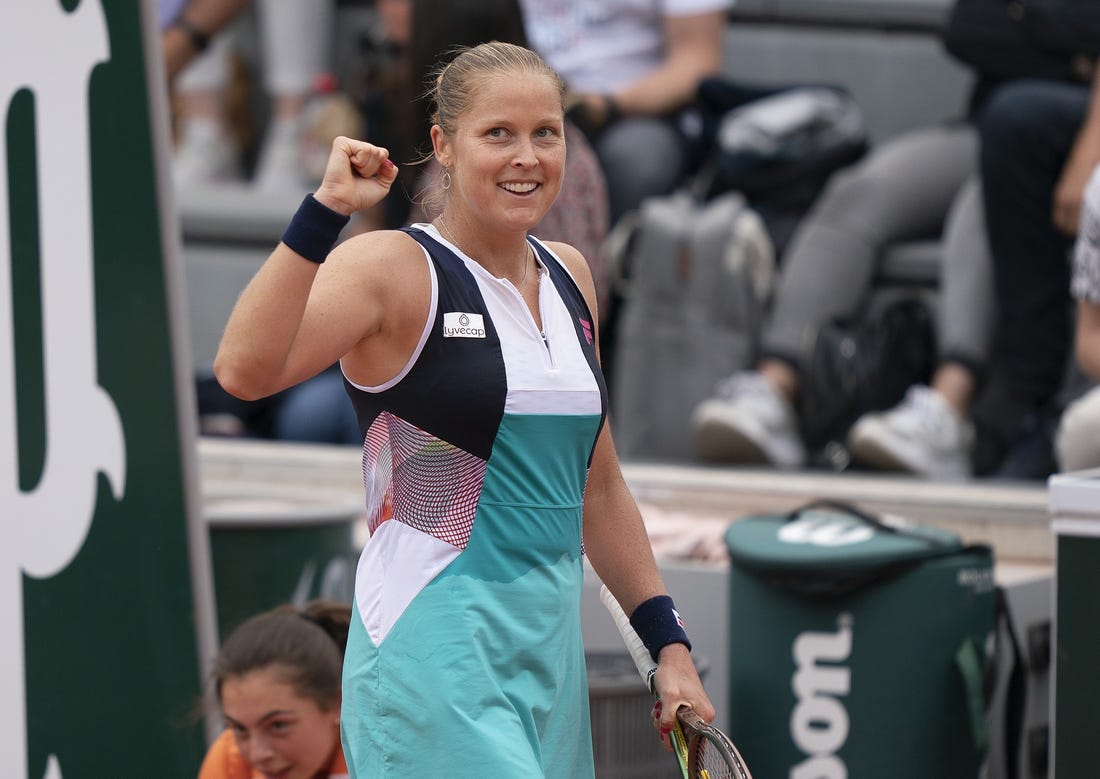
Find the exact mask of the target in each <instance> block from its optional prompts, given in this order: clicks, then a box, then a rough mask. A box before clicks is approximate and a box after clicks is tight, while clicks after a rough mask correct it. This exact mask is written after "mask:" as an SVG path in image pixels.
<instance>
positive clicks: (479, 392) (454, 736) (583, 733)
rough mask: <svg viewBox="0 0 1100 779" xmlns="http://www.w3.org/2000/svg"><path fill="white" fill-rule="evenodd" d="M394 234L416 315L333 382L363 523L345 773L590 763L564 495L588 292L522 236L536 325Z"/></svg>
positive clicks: (478, 272)
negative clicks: (417, 305) (410, 266)
mask: <svg viewBox="0 0 1100 779" xmlns="http://www.w3.org/2000/svg"><path fill="white" fill-rule="evenodd" d="M407 232H408V233H409V234H410V235H411V236H412V237H413V238H414V239H416V240H417V241H418V242H419V243H420V244H421V245H422V246H423V248H424V251H425V254H426V257H427V260H428V266H429V269H430V271H431V279H432V295H431V310H430V313H429V316H428V324H427V326H426V327H425V330H424V332H423V334H422V336H421V340H420V343H419V345H418V347H417V349H416V351H415V353H414V354H413V356H412V358H411V359H410V361H409V364H408V365H407V366H406V367H405V369H404V370H403V371H402V373H401V374H400V375H398V376H397V377H396V378H395V379H393V380H392V381H390V382H388V383H387V384H385V385H381V386H378V387H360V386H357V385H354V384H352V383H351V382H347V383H348V393H349V395H350V396H351V398H352V402H353V403H354V405H355V407H356V411H357V413H358V415H359V423H360V427H361V429H362V431H363V435H364V444H363V477H364V484H365V486H366V495H367V508H368V512H369V513H370V524H371V531H372V532H371V537H370V540H369V541H368V542H367V545H366V546H365V547H364V549H363V552H362V555H361V556H360V559H359V565H358V569H357V572H356V581H355V604H354V606H355V613H354V616H353V620H352V627H351V632H350V636H349V640H348V649H347V655H346V658H345V661H344V693H343V695H344V697H343V709H342V712H341V728H342V735H343V740H344V751H345V756H346V757H347V761H348V766H349V768H350V771H351V775H352V777H359V779H365V778H367V777H369V779H381V778H382V777H409V776H446V777H448V778H449V779H455V778H462V777H469V779H485V778H486V777H548V778H551V779H583V777H591V776H592V775H593V767H592V746H591V733H590V730H591V729H590V725H589V717H588V693H587V679H586V673H585V663H584V649H583V644H582V640H581V632H580V614H579V604H580V593H581V585H582V578H583V569H582V565H581V508H582V499H583V493H584V487H585V479H586V475H587V470H588V465H589V462H590V458H591V455H592V450H593V446H594V443H595V439H596V435H597V433H598V432H599V429H600V426H601V425H602V424H603V422H604V416H605V408H606V389H605V387H604V384H603V379H602V375H601V373H600V370H599V368H598V367H597V363H596V354H595V348H594V346H593V325H592V318H591V315H590V313H589V310H588V306H587V304H586V303H585V300H584V298H583V297H582V295H581V293H580V291H579V289H578V288H577V286H576V284H575V283H574V281H573V279H572V277H571V275H570V274H569V272H568V271H567V270H566V269H565V267H564V266H563V265H562V264H561V262H560V260H558V259H557V257H556V256H555V255H554V254H553V253H552V252H550V251H549V250H548V249H547V248H546V247H545V246H544V245H543V244H541V243H540V242H539V241H538V240H537V239H531V243H532V245H533V246H534V247H535V250H536V256H537V258H538V263H539V266H540V269H541V273H542V277H541V283H540V288H539V311H540V315H541V318H542V323H543V329H542V331H541V332H540V331H539V329H538V327H537V326H536V324H535V320H534V319H533V318H532V317H531V314H530V311H529V310H528V309H527V306H526V304H525V303H524V302H523V299H522V298H521V296H520V294H519V292H518V291H517V290H516V289H515V287H513V286H512V284H511V283H510V282H508V281H504V280H501V279H497V278H496V277H494V276H492V275H491V274H490V273H489V272H488V271H486V270H485V269H484V268H482V267H481V266H480V265H479V264H477V263H476V262H474V261H473V260H471V259H469V258H468V257H466V256H465V255H464V254H462V253H461V252H460V251H459V250H458V249H457V248H455V247H453V246H452V245H451V244H449V243H448V242H446V241H444V240H443V238H442V237H441V236H440V234H439V233H438V232H436V231H435V229H434V228H432V227H429V226H426V225H420V226H414V227H413V228H408V229H407Z"/></svg>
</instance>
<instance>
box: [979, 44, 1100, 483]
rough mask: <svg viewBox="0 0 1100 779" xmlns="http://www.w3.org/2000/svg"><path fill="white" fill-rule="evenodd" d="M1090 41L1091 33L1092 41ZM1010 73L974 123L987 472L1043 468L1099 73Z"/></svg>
mask: <svg viewBox="0 0 1100 779" xmlns="http://www.w3.org/2000/svg"><path fill="white" fill-rule="evenodd" d="M1097 47H1098V48H1100V40H1098V41H1097ZM1096 72H1100V71H1094V75H1093V78H1092V86H1091V88H1090V86H1089V85H1088V84H1087V83H1069V82H1060V81H1041V80H1019V81H1014V82H1010V83H1007V84H1005V85H1004V86H1001V87H1000V88H999V89H998V90H997V91H996V92H995V93H994V94H993V95H992V97H991V98H990V100H989V102H988V104H987V106H986V107H985V109H984V111H983V113H982V117H981V122H980V125H979V132H980V138H981V140H980V146H981V157H980V167H981V176H982V180H983V182H984V185H985V186H984V189H983V199H984V205H985V214H986V225H987V235H988V236H989V243H990V249H991V253H992V257H993V267H994V275H993V277H994V280H995V284H996V299H997V310H998V316H997V320H996V333H997V351H996V354H995V363H996V368H997V374H996V376H995V379H996V380H997V386H996V387H991V389H996V390H997V396H996V402H995V403H991V404H990V409H989V411H988V412H985V413H983V415H982V421H983V425H982V427H983V429H984V430H985V431H986V434H985V436H984V440H985V441H986V442H987V445H988V447H989V449H990V450H991V451H990V452H989V453H988V454H983V458H985V459H990V460H993V461H997V460H1002V461H1003V463H1002V464H1001V465H1000V466H999V468H998V470H997V473H998V474H999V475H1002V476H1006V477H1011V478H1032V479H1035V478H1045V477H1046V476H1047V475H1048V474H1049V473H1050V472H1051V471H1052V470H1054V469H1055V467H1056V464H1055V462H1054V451H1053V448H1054V447H1053V445H1052V440H1051V439H1052V434H1051V432H1050V431H1052V430H1053V428H1054V426H1055V424H1056V422H1057V419H1058V416H1059V414H1060V410H1061V406H1062V403H1063V392H1064V390H1065V389H1066V377H1067V373H1068V368H1069V367H1070V366H1071V363H1070V356H1071V349H1072V343H1073V333H1072V298H1071V297H1070V270H1071V263H1070V253H1071V251H1072V247H1073V240H1074V237H1075V236H1076V234H1077V227H1078V222H1079V219H1080V213H1081V204H1082V200H1083V198H1084V192H1085V184H1086V182H1087V181H1088V178H1089V175H1090V174H1091V173H1092V171H1093V170H1094V169H1095V167H1096V165H1097V164H1098V163H1100V78H1097V77H1096V75H1095V73H1096Z"/></svg>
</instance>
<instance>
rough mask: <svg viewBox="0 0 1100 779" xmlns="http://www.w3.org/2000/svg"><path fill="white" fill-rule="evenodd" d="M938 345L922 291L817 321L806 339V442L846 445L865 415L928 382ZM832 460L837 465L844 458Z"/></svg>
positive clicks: (814, 446) (802, 412) (815, 446)
mask: <svg viewBox="0 0 1100 779" xmlns="http://www.w3.org/2000/svg"><path fill="white" fill-rule="evenodd" d="M935 351H936V345H935V325H934V322H933V319H932V313H931V311H929V309H928V306H927V305H926V304H925V303H923V302H922V301H921V300H919V299H918V298H916V297H910V296H899V297H896V298H893V299H889V300H884V301H882V302H880V303H879V304H878V305H873V306H871V307H870V309H869V311H868V312H867V314H866V315H865V316H864V317H862V318H861V319H859V320H856V321H841V320H836V321H832V322H829V323H827V324H825V325H823V326H822V327H820V328H818V330H817V332H816V333H815V334H814V336H813V337H812V338H809V339H807V347H806V350H805V352H804V353H803V355H802V365H801V366H800V371H801V376H802V389H801V393H800V403H799V416H800V422H801V427H802V438H803V440H804V441H805V443H806V445H807V447H808V448H809V449H810V450H811V452H819V451H820V450H822V449H824V448H825V447H827V446H829V445H830V444H832V445H834V446H840V447H843V446H844V444H843V442H844V439H845V438H846V437H847V433H848V429H849V428H850V427H851V426H852V424H853V423H855V421H856V420H857V419H858V418H859V417H860V416H861V415H863V414H865V413H867V412H869V411H882V410H884V409H888V408H891V407H893V406H895V405H897V404H898V403H899V402H900V401H901V399H902V398H903V397H904V396H905V392H906V390H907V389H908V388H909V387H910V386H912V385H913V384H918V383H927V382H928V380H929V378H930V376H931V374H932V368H933V366H934V362H935ZM833 459H834V458H832V457H830V458H829V460H830V463H831V464H833V465H834V467H843V466H844V465H846V462H841V463H836V462H833Z"/></svg>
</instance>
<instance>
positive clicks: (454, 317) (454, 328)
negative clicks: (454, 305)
mask: <svg viewBox="0 0 1100 779" xmlns="http://www.w3.org/2000/svg"><path fill="white" fill-rule="evenodd" d="M443 337H444V338H484V337H485V321H484V317H482V315H481V314H466V313H463V312H461V311H448V312H445V313H444V314H443Z"/></svg>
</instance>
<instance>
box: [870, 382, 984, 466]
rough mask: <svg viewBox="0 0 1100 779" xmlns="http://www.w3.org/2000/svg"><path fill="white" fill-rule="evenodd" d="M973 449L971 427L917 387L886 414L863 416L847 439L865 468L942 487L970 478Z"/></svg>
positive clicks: (941, 401) (937, 398)
mask: <svg viewBox="0 0 1100 779" xmlns="http://www.w3.org/2000/svg"><path fill="white" fill-rule="evenodd" d="M973 447H974V425H973V424H972V423H971V422H969V421H966V420H963V419H960V418H959V415H958V414H956V413H955V411H954V410H953V409H952V408H951V407H950V406H949V405H948V404H947V401H946V400H944V398H943V396H942V395H941V394H940V393H938V392H936V391H935V390H932V389H930V388H928V387H925V386H923V385H914V386H912V387H910V388H909V391H908V392H906V393H905V398H903V399H902V401H901V403H899V404H898V405H896V406H894V407H893V408H892V409H889V410H888V411H883V412H878V413H870V414H864V415H863V416H862V417H860V418H859V419H858V420H857V421H856V423H855V424H854V425H852V429H851V431H849V433H848V449H849V450H850V451H851V453H852V457H854V458H855V459H856V460H858V461H859V462H862V463H864V464H865V465H870V466H872V467H874V468H879V469H882V470H887V471H908V472H910V473H915V474H918V475H920V476H924V477H925V478H928V479H937V480H945V481H960V480H963V479H968V478H969V477H970V473H971V469H970V452H971V449H973Z"/></svg>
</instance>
